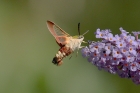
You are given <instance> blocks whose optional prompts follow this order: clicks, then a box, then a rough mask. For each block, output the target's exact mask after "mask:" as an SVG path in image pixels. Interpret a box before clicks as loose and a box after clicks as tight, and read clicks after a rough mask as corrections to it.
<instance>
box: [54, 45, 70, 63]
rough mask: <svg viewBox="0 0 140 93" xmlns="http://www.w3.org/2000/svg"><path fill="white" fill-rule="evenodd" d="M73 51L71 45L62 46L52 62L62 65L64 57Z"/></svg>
mask: <svg viewBox="0 0 140 93" xmlns="http://www.w3.org/2000/svg"><path fill="white" fill-rule="evenodd" d="M72 52H73V51H72V49H70V48H69V47H66V46H64V47H61V48H60V49H59V51H58V53H57V54H56V55H55V57H54V58H53V60H52V63H54V64H55V65H61V64H62V59H63V58H64V57H66V56H69V55H70V54H71V53H72Z"/></svg>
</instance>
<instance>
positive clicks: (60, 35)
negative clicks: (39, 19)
mask: <svg viewBox="0 0 140 93" xmlns="http://www.w3.org/2000/svg"><path fill="white" fill-rule="evenodd" d="M47 26H48V29H49V31H50V32H51V34H52V35H53V36H54V37H55V39H56V41H57V43H58V44H62V45H65V44H67V43H68V41H69V37H70V35H69V34H68V33H66V32H65V31H64V30H62V29H61V28H60V27H59V26H57V25H56V24H55V23H53V22H51V21H47Z"/></svg>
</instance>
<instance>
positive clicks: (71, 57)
mask: <svg viewBox="0 0 140 93" xmlns="http://www.w3.org/2000/svg"><path fill="white" fill-rule="evenodd" d="M72 53H74V52H72ZM71 58H72V55H71V56H70V58H69V60H70V59H71Z"/></svg>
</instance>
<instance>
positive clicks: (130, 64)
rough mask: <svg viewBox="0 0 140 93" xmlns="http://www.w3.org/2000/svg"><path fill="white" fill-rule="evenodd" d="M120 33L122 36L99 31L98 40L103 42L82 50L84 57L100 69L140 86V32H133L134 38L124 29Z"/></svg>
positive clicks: (96, 33)
mask: <svg viewBox="0 0 140 93" xmlns="http://www.w3.org/2000/svg"><path fill="white" fill-rule="evenodd" d="M120 31H121V34H120V35H119V34H117V35H113V34H112V33H111V31H110V30H109V29H106V30H100V29H97V30H96V32H95V35H96V38H101V39H102V40H101V41H98V42H91V43H89V46H87V47H84V48H83V49H82V50H81V52H82V55H83V57H87V59H88V61H89V62H91V63H92V64H94V65H95V66H97V67H98V69H104V70H106V71H108V72H109V73H112V74H118V75H119V76H120V77H122V78H130V79H131V80H132V81H133V82H134V83H136V84H140V39H138V35H139V34H140V32H132V33H133V34H134V36H131V34H128V33H129V32H127V31H126V30H124V29H123V28H120Z"/></svg>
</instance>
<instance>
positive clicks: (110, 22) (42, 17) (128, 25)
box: [0, 0, 140, 93]
mask: <svg viewBox="0 0 140 93" xmlns="http://www.w3.org/2000/svg"><path fill="white" fill-rule="evenodd" d="M139 9H140V0H133V1H132V0H130V1H128V0H75V1H74V0H24V1H23V0H0V93H140V86H139V85H135V84H134V83H133V82H132V81H131V80H129V79H122V78H120V77H118V76H117V75H112V74H109V73H108V72H106V71H99V70H98V69H97V68H96V67H95V66H93V65H92V64H90V63H88V62H87V60H86V59H84V58H82V56H81V54H80V52H79V55H78V57H76V54H73V57H72V58H71V59H70V60H69V57H67V58H65V59H64V60H63V61H64V63H63V65H62V66H59V67H58V66H55V65H54V64H52V63H51V62H52V58H53V57H54V55H55V53H56V52H57V51H58V49H59V46H58V45H57V44H56V42H55V40H54V37H53V36H52V35H51V34H50V32H49V31H48V29H47V26H46V20H51V21H53V22H55V23H56V24H57V25H59V26H60V27H61V28H62V29H64V30H65V31H66V32H67V33H69V34H70V35H76V34H78V32H77V24H78V22H80V23H81V33H84V32H85V31H87V30H90V32H89V33H88V34H86V35H85V40H86V41H87V40H95V41H96V40H97V39H95V36H94V35H93V33H94V32H95V31H96V29H97V28H101V29H107V28H109V29H111V30H112V31H113V33H114V34H116V33H120V31H119V27H123V28H124V29H126V30H127V31H138V30H140V26H139V25H140V10H139Z"/></svg>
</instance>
